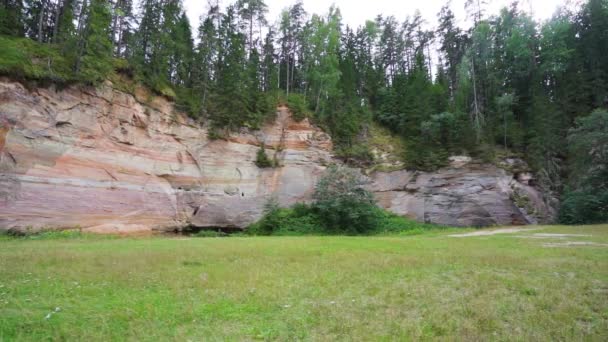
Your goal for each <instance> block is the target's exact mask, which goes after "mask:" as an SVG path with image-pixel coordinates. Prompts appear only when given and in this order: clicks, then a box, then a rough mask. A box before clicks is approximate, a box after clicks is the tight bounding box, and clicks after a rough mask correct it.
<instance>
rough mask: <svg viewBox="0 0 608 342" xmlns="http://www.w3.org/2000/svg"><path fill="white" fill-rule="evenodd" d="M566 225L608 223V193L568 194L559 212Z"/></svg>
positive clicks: (580, 192) (560, 219)
mask: <svg viewBox="0 0 608 342" xmlns="http://www.w3.org/2000/svg"><path fill="white" fill-rule="evenodd" d="M559 221H560V222H561V223H565V224H593V223H604V222H608V191H606V190H604V191H574V192H569V193H566V195H565V196H564V200H563V202H562V206H561V209H560V212H559Z"/></svg>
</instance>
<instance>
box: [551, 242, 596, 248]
mask: <svg viewBox="0 0 608 342" xmlns="http://www.w3.org/2000/svg"><path fill="white" fill-rule="evenodd" d="M587 246H589V247H608V244H605V243H597V242H591V241H566V242H552V243H543V247H547V248H555V247H587Z"/></svg>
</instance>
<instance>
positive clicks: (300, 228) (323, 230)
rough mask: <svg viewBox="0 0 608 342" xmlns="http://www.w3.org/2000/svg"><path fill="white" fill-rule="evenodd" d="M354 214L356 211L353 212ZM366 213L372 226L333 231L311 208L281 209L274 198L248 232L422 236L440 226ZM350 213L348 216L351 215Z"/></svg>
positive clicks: (375, 210) (374, 211) (382, 213)
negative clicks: (371, 220) (373, 218)
mask: <svg viewBox="0 0 608 342" xmlns="http://www.w3.org/2000/svg"><path fill="white" fill-rule="evenodd" d="M355 210H357V209H355ZM367 210H369V211H370V212H372V213H371V214H373V215H374V216H375V218H376V219H375V220H374V225H372V226H369V227H366V228H365V229H363V230H361V231H354V230H352V229H345V230H341V229H338V230H336V229H335V228H332V227H331V226H328V225H327V221H325V220H324V218H323V216H322V215H323V213H322V212H321V211H319V210H318V208H317V207H316V206H315V205H314V204H313V205H308V204H302V203H298V204H295V205H294V206H292V207H291V208H280V207H279V204H278V202H277V200H276V198H274V197H273V198H271V199H270V200H269V201H268V202H267V203H266V205H265V209H264V216H263V217H262V218H261V219H260V220H259V221H257V222H256V223H254V224H252V225H250V226H249V227H248V228H247V233H248V234H250V235H279V236H289V235H295V236H299V235H335V234H348V235H353V234H365V235H372V234H400V235H415V234H421V233H423V232H424V231H427V230H429V229H436V228H441V227H440V226H435V225H430V224H425V223H420V222H417V221H415V220H411V219H407V218H404V217H401V216H398V215H395V214H393V213H390V212H388V211H385V210H382V209H380V208H378V207H375V206H374V207H370V208H368V209H367ZM353 214H354V212H353V213H350V215H353Z"/></svg>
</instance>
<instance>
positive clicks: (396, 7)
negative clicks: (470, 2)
mask: <svg viewBox="0 0 608 342" xmlns="http://www.w3.org/2000/svg"><path fill="white" fill-rule="evenodd" d="M565 1H566V0H520V1H519V3H520V8H521V9H523V10H526V11H528V12H529V11H532V13H533V14H534V16H535V17H536V18H538V19H541V20H545V19H548V18H550V17H551V15H552V14H553V12H554V11H555V10H556V9H557V7H558V6H559V5H562V4H564V3H565ZM233 2H235V1H234V0H222V4H224V5H226V4H229V3H233ZM265 2H266V4H267V5H268V8H269V12H268V16H267V17H268V21H269V22H270V23H275V22H276V21H277V19H278V18H279V14H280V12H281V10H282V9H284V8H286V7H288V6H290V5H292V4H294V3H295V2H296V1H295V0H287V1H281V0H266V1H265ZM511 2H512V0H490V4H489V7H488V14H496V13H498V11H499V10H500V8H502V7H504V6H507V5H508V4H510V3H511ZM332 3H333V4H335V5H336V6H338V7H339V8H340V11H341V12H342V18H343V22H344V23H345V24H347V25H349V26H351V27H357V26H359V25H362V24H363V23H365V20H373V19H374V18H375V17H376V15H378V14H383V15H384V16H388V15H394V16H395V17H396V18H397V19H398V20H399V21H403V19H405V17H406V16H407V15H413V14H414V12H415V11H416V9H418V10H420V13H421V14H422V16H423V18H425V19H426V20H427V22H428V24H430V25H432V26H435V23H436V21H437V13H439V10H440V9H441V7H442V6H443V5H444V4H445V3H446V0H417V1H412V0H364V1H361V0H333V1H332V0H304V8H305V9H306V11H307V12H308V13H309V14H312V13H317V14H324V13H326V12H327V10H328V9H329V7H330V6H331V4H332ZM464 3H465V0H452V10H453V11H454V12H455V13H456V16H457V19H458V21H459V23H460V24H463V23H464V22H465V11H464ZM184 5H185V7H186V12H187V14H188V17H189V18H190V23H191V25H192V27H193V28H197V27H198V24H199V18H200V16H201V14H204V13H206V12H207V1H206V0H184Z"/></svg>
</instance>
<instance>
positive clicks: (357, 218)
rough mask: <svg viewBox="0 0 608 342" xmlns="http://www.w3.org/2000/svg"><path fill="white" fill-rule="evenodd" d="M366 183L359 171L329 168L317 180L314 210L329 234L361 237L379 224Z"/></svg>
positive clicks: (342, 167) (335, 167)
mask: <svg viewBox="0 0 608 342" xmlns="http://www.w3.org/2000/svg"><path fill="white" fill-rule="evenodd" d="M367 184H368V180H367V179H365V178H364V177H363V176H362V175H361V174H360V172H359V171H358V170H355V169H351V168H348V167H346V166H339V165H331V166H330V167H329V168H328V169H327V170H326V171H325V174H324V175H323V177H321V179H319V181H318V182H317V185H316V187H315V193H314V195H313V199H314V208H315V211H316V212H317V214H318V216H319V218H320V219H321V221H322V222H323V224H324V226H325V227H326V228H327V229H328V231H329V232H333V233H340V234H361V233H365V232H368V231H373V230H374V229H375V228H376V227H377V226H378V222H379V216H378V211H377V210H376V205H375V200H374V196H373V194H372V193H371V192H369V191H368V190H366V189H365V186H366V185H367Z"/></svg>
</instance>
